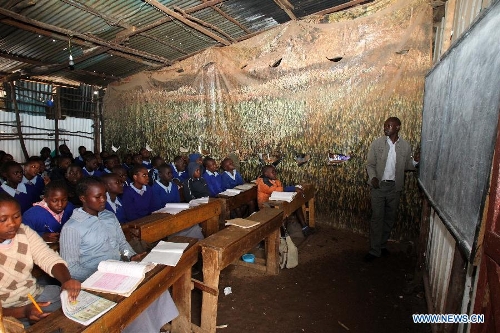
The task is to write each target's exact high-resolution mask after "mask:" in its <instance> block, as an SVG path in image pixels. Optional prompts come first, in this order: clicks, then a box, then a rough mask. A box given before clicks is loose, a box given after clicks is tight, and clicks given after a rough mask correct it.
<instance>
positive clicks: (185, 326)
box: [172, 269, 191, 333]
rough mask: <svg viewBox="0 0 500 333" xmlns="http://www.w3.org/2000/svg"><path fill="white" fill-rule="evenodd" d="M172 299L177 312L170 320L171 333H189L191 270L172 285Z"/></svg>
mask: <svg viewBox="0 0 500 333" xmlns="http://www.w3.org/2000/svg"><path fill="white" fill-rule="evenodd" d="M172 299H173V300H174V303H175V305H176V306H177V310H179V316H178V317H177V318H175V319H174V320H172V333H184V332H191V269H188V270H187V271H186V273H184V274H183V275H182V276H181V277H180V278H179V279H178V280H177V281H175V282H174V284H173V285H172Z"/></svg>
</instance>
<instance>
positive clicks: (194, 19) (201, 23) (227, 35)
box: [174, 6, 235, 43]
mask: <svg viewBox="0 0 500 333" xmlns="http://www.w3.org/2000/svg"><path fill="white" fill-rule="evenodd" d="M174 9H175V10H176V11H177V12H179V13H181V15H182V16H183V17H185V18H186V19H187V20H190V21H193V22H196V23H198V24H200V25H202V26H205V27H207V28H209V29H212V30H214V31H216V32H218V33H219V34H221V35H222V36H224V37H226V38H227V39H229V41H230V42H231V43H234V42H235V40H234V39H233V37H231V36H230V35H229V34H227V33H226V32H224V31H223V30H222V29H219V28H218V27H216V26H215V25H213V24H210V23H208V22H205V21H203V20H200V19H199V18H197V17H194V16H191V15H189V14H187V13H186V12H185V11H183V10H182V9H181V8H179V7H176V6H175V7H174Z"/></svg>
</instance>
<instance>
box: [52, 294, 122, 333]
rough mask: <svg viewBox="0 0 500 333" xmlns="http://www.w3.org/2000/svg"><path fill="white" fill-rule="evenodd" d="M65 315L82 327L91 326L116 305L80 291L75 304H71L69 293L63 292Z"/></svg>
mask: <svg viewBox="0 0 500 333" xmlns="http://www.w3.org/2000/svg"><path fill="white" fill-rule="evenodd" d="M61 305H62V310H63V313H64V315H65V316H66V317H68V318H69V319H71V320H73V321H76V322H77V323H80V324H82V325H85V326H87V325H89V324H90V323H92V322H93V321H95V320H96V319H98V318H99V317H100V316H102V315H103V314H105V313H106V312H108V311H109V310H110V309H111V308H113V307H114V306H115V305H116V303H115V302H113V301H110V300H107V299H105V298H102V297H99V296H96V295H94V294H91V293H88V292H86V291H84V290H80V294H78V297H77V299H76V301H75V302H70V301H69V299H68V292H67V291H66V290H63V291H62V292H61Z"/></svg>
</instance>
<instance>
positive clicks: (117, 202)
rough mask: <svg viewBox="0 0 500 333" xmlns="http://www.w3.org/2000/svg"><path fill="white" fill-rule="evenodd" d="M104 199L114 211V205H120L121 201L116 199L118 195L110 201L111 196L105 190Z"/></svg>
mask: <svg viewBox="0 0 500 333" xmlns="http://www.w3.org/2000/svg"><path fill="white" fill-rule="evenodd" d="M106 201H107V202H108V203H109V205H110V206H111V208H112V209H113V212H115V213H116V206H121V205H122V203H121V202H120V200H119V199H118V197H116V199H115V201H114V202H113V201H111V197H110V196H109V193H108V192H106Z"/></svg>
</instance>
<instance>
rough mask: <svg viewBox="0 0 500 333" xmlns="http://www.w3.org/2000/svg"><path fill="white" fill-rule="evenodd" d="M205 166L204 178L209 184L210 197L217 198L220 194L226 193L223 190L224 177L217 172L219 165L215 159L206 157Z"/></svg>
mask: <svg viewBox="0 0 500 333" xmlns="http://www.w3.org/2000/svg"><path fill="white" fill-rule="evenodd" d="M203 165H204V166H205V172H204V173H203V175H202V177H203V178H204V179H205V181H206V182H207V185H208V191H209V192H210V196H211V197H216V196H217V194H219V193H220V192H224V190H223V189H222V176H221V175H220V174H219V173H218V172H217V170H218V167H217V163H216V162H215V160H214V159H213V158H211V157H205V159H204V160H203Z"/></svg>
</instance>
